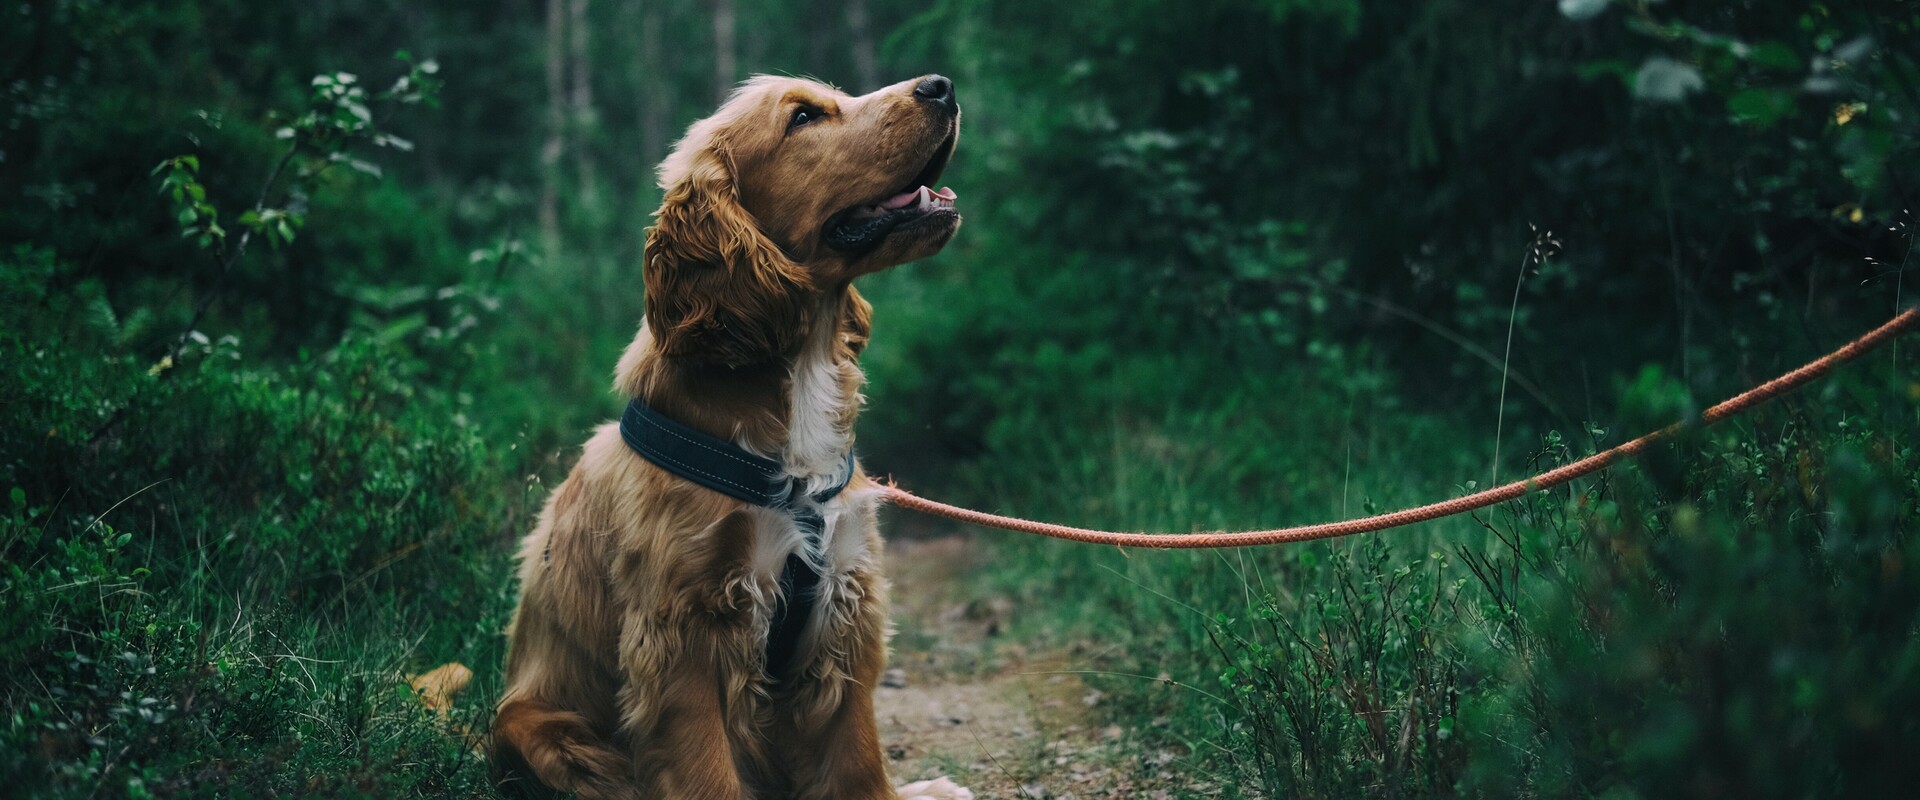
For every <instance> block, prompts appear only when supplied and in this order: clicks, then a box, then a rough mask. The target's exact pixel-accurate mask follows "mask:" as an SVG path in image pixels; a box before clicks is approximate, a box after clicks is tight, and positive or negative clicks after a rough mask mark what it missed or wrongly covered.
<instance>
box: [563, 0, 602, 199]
mask: <svg viewBox="0 0 1920 800" xmlns="http://www.w3.org/2000/svg"><path fill="white" fill-rule="evenodd" d="M587 3H588V0H569V3H568V5H569V8H568V17H569V19H568V21H567V34H568V40H569V43H568V47H567V53H568V55H569V60H570V61H572V66H573V69H572V72H573V95H572V105H573V109H572V111H573V114H572V119H571V120H570V125H569V127H571V129H572V131H571V133H572V134H573V136H572V139H573V148H572V150H573V166H574V170H575V173H576V174H577V175H578V176H579V183H578V185H576V186H575V190H576V191H577V192H578V193H579V197H580V198H581V199H583V200H585V201H586V202H588V203H592V202H594V200H595V196H596V195H595V191H596V186H595V182H594V164H593V148H592V147H590V146H589V145H590V144H591V143H592V141H593V139H594V137H593V136H592V135H591V134H592V133H593V132H594V130H595V122H596V120H597V117H596V115H595V111H594V108H593V61H592V50H591V49H590V48H589V40H588V36H590V35H591V31H592V29H593V25H592V23H590V22H589V21H588V19H587V11H588V9H587Z"/></svg>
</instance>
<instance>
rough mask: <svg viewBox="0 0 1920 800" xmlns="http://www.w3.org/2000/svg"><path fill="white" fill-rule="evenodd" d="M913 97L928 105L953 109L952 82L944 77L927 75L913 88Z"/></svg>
mask: <svg viewBox="0 0 1920 800" xmlns="http://www.w3.org/2000/svg"><path fill="white" fill-rule="evenodd" d="M913 96H914V97H918V98H920V99H922V100H925V101H927V102H930V103H939V104H941V105H944V106H946V107H948V108H952V107H953V102H954V101H953V81H950V80H947V76H945V75H928V76H927V77H924V78H921V79H920V83H919V84H918V85H916V86H914V87H913Z"/></svg>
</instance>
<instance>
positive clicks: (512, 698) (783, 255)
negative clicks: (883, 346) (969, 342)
mask: <svg viewBox="0 0 1920 800" xmlns="http://www.w3.org/2000/svg"><path fill="white" fill-rule="evenodd" d="M959 130H960V108H959V105H958V103H957V102H956V101H955V99H954V90H953V83H952V82H951V81H950V80H948V79H947V78H944V77H941V76H938V75H929V76H924V77H921V78H915V79H912V80H908V81H903V82H901V83H897V84H894V85H892V86H888V87H886V88H884V89H880V90H878V91H875V92H873V93H871V94H867V95H862V96H859V97H853V96H848V95H846V94H844V93H842V92H840V91H837V90H835V89H833V88H832V87H829V86H825V85H823V84H820V83H816V82H813V81H808V80H801V79H794V78H783V77H766V76H762V77H756V78H753V79H751V80H749V81H747V82H745V83H744V84H742V85H741V87H740V88H739V89H738V90H737V91H736V92H734V93H733V94H732V96H731V97H730V98H729V99H728V100H727V101H726V102H725V103H724V104H723V105H722V106H721V107H720V109H719V110H718V111H717V112H716V113H714V114H713V115H712V116H710V117H707V118H706V119H703V120H700V121H698V122H695V123H694V124H693V125H692V127H690V128H689V129H688V131H687V133H686V136H685V137H684V138H682V139H681V140H680V141H679V142H678V143H677V144H676V145H675V148H674V151H673V153H672V154H671V155H669V156H668V157H667V158H666V160H665V161H664V162H662V163H661V165H660V169H659V179H660V188H661V189H662V191H663V197H662V201H661V205H660V209H659V210H658V211H657V212H655V214H654V224H653V226H652V228H650V229H649V230H648V232H647V239H646V248H645V266H644V270H643V273H644V279H645V282H646V308H645V318H644V319H643V320H642V321H641V325H640V330H639V333H638V335H637V336H636V337H635V339H634V341H633V343H632V345H631V346H629V347H628V348H627V351H626V353H625V354H624V355H623V356H622V357H621V359H620V361H619V364H618V366H617V368H616V371H615V382H614V386H615V389H616V390H617V391H618V392H620V393H621V394H623V395H625V396H626V397H628V398H629V399H630V401H631V402H630V403H629V406H628V410H627V414H626V415H625V416H623V418H622V420H621V422H620V423H617V424H611V423H610V424H607V425H604V426H601V427H600V428H598V429H597V430H596V432H595V433H594V435H593V436H592V438H591V439H589V440H588V441H587V443H586V445H585V448H584V450H583V452H582V454H581V456H580V459H579V461H578V463H576V464H575V465H574V467H573V469H572V472H571V473H570V474H569V475H568V476H567V478H566V480H565V481H564V482H563V483H561V484H560V485H559V487H557V488H556V489H555V490H554V492H553V494H552V496H551V497H549V498H548V500H547V503H546V506H545V508H544V510H543V511H542V512H541V515H540V520H539V523H538V525H537V526H536V527H535V529H534V531H533V532H532V533H531V534H530V535H528V536H527V537H526V539H525V540H524V542H523V543H522V546H521V548H520V551H519V559H520V569H519V579H520V600H519V605H518V606H517V608H516V609H515V611H514V616H513V621H512V623H511V625H510V627H509V629H508V653H507V663H506V681H505V689H504V692H503V695H502V697H501V699H500V704H499V707H498V711H497V714H496V716H495V719H494V722H493V727H492V735H491V745H490V750H491V758H492V763H493V765H494V769H495V774H496V776H497V777H498V778H499V779H500V780H501V781H502V787H503V788H508V789H517V790H521V791H524V792H525V793H526V794H529V795H532V796H552V795H555V794H559V793H565V792H573V793H575V795H576V796H577V797H579V798H583V800H602V799H603V798H623V799H627V798H631V799H635V800H637V799H638V798H649V799H651V798H667V799H669V800H677V799H678V798H726V799H727V800H741V799H744V798H789V797H790V798H800V799H801V800H827V799H828V798H833V799H834V800H858V799H860V798H889V799H891V798H895V797H898V796H900V795H898V794H897V793H896V790H895V789H894V788H893V786H892V785H891V783H890V782H889V780H888V777H887V773H886V760H885V758H884V757H883V755H882V752H881V745H880V740H879V735H878V731H877V729H876V722H875V719H874V711H873V690H874V687H875V686H876V685H877V684H878V682H879V679H880V675H881V671H882V668H883V665H884V663H885V661H886V654H887V653H886V651H887V639H888V637H889V635H890V634H891V628H890V623H889V620H888V611H887V591H888V586H887V582H886V580H885V578H884V577H882V575H881V563H880V559H881V539H880V536H879V532H878V527H877V525H876V508H877V505H878V496H879V489H878V487H877V486H876V485H875V484H874V483H873V482H872V481H871V480H869V479H868V478H867V476H866V475H865V474H864V473H863V472H861V470H860V466H859V464H858V462H857V461H855V460H854V458H853V456H852V452H853V424H854V418H855V416H856V414H857V413H858V411H859V410H860V406H861V403H862V402H863V401H862V398H861V396H860V387H861V385H862V383H863V381H864V377H863V375H862V373H861V371H860V367H859V357H860V353H861V351H862V349H863V348H865V347H866V344H867V340H868V335H869V330H870V328H869V325H870V313H871V307H870V306H869V305H868V304H867V302H866V301H865V300H864V299H862V298H861V296H860V294H859V293H858V292H857V291H855V290H854V288H853V285H852V284H853V281H854V280H855V279H856V278H859V277H860V276H862V275H867V274H871V273H874V272H877V271H879V270H883V269H887V268H889V267H893V266H897V265H899V264H904V263H907V262H909V261H914V260H916V259H921V258H925V257H927V256H930V255H933V254H934V253H936V252H939V251H940V249H941V248H943V247H944V246H945V245H946V243H947V242H948V241H949V240H950V239H952V237H953V235H954V233H955V231H957V230H958V229H959V226H960V214H959V212H958V210H957V208H956V206H955V203H954V200H955V197H954V195H953V193H952V192H951V191H950V190H947V189H934V188H933V187H934V186H935V185H936V183H937V181H938V180H939V177H940V174H941V172H942V171H943V170H944V169H945V167H946V165H947V162H948V160H949V158H951V156H952V155H953V152H954V147H955V145H956V143H957V142H958V137H959ZM649 448H653V449H651V450H650V449H649ZM929 787H931V788H929ZM904 790H905V791H907V792H909V793H910V794H911V795H912V796H916V797H933V798H964V797H971V795H970V794H968V793H966V790H964V789H960V788H958V787H955V786H953V785H952V784H951V783H950V782H947V781H945V780H944V779H942V780H941V781H939V782H937V783H935V784H929V783H927V782H922V783H921V784H916V785H914V786H912V787H905V789H904Z"/></svg>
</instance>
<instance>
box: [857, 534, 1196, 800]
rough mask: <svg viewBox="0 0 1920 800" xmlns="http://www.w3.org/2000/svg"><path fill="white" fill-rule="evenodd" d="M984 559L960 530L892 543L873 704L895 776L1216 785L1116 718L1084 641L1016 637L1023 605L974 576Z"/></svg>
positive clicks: (1186, 789)
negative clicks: (889, 606)
mask: <svg viewBox="0 0 1920 800" xmlns="http://www.w3.org/2000/svg"><path fill="white" fill-rule="evenodd" d="M984 558H985V554H984V553H983V552H982V548H980V547H978V546H976V545H975V544H974V542H973V540H972V539H971V538H970V537H965V536H946V537H942V538H933V539H896V540H894V541H892V542H890V543H889V544H888V546H887V570H888V575H889V577H890V578H891V579H892V582H893V615H894V624H895V627H896V629H897V631H898V632H897V633H896V634H895V636H894V640H893V657H892V660H891V662H890V668H889V669H888V671H887V675H886V678H885V679H883V680H882V682H881V687H880V689H879V690H878V692H877V693H876V695H875V697H874V704H875V711H876V714H877V716H878V717H879V721H880V741H881V744H882V746H883V747H885V748H886V752H887V756H888V758H889V759H891V761H892V769H893V771H894V775H895V777H896V778H897V779H898V780H899V781H901V782H906V781H909V780H920V779H924V778H930V777H935V776H939V775H946V776H949V777H951V778H952V779H953V780H954V781H955V782H957V783H959V784H961V785H963V786H966V787H968V788H970V789H972V790H973V792H974V795H975V796H976V797H977V798H980V800H988V798H1034V799H1035V800H1038V799H1040V798H1054V799H1055V800H1066V799H1067V798H1092V797H1116V798H1170V797H1187V796H1195V795H1201V796H1204V795H1209V794H1213V793H1214V791H1213V789H1214V787H1211V786H1209V785H1207V784H1206V783H1204V782H1195V781H1194V780H1192V779H1191V778H1190V777H1189V776H1182V775H1180V774H1179V766H1180V764H1181V762H1184V761H1186V760H1187V759H1186V756H1187V753H1186V752H1185V751H1184V749H1183V748H1177V747H1176V748H1172V749H1166V748H1152V747H1147V748H1143V747H1142V745H1141V744H1139V739H1140V738H1142V737H1139V736H1137V735H1136V733H1137V731H1135V730H1132V729H1129V728H1128V727H1125V726H1123V725H1122V724H1114V722H1116V721H1119V720H1122V719H1124V718H1125V717H1126V716H1127V715H1125V714H1117V713H1109V712H1108V710H1107V709H1104V708H1102V703H1103V700H1104V697H1103V695H1102V693H1101V692H1100V691H1098V690H1097V689H1093V688H1090V687H1088V686H1087V685H1086V684H1085V683H1084V682H1083V681H1082V680H1081V678H1080V676H1081V675H1082V674H1084V672H1082V670H1085V669H1087V667H1086V666H1085V664H1086V663H1088V662H1089V661H1090V660H1092V659H1091V658H1090V654H1091V653H1092V652H1093V651H1092V648H1091V647H1090V645H1089V644H1088V643H1085V642H1040V641H1026V642H1021V641H1015V640H1012V637H1010V636H1009V635H1008V631H1009V626H1010V625H1011V624H1012V623H1013V616H1014V615H1015V614H1018V613H1019V609H1017V608H1015V607H1014V604H1013V603H1012V602H1010V601H1008V600H1007V599H1005V598H1003V597H992V596H987V597H984V598H983V597H982V593H981V592H980V591H978V590H975V589H972V588H970V587H969V583H968V582H969V581H970V580H972V579H974V578H976V577H977V576H979V575H980V574H981V573H982V571H983V570H984V569H985V566H986V565H985V564H984ZM1110 718H1111V719H1110ZM1146 724H1149V725H1151V724H1153V722H1152V721H1151V720H1147V721H1146ZM1148 738H1151V737H1148Z"/></svg>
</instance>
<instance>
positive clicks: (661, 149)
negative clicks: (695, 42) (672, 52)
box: [634, 0, 673, 179]
mask: <svg viewBox="0 0 1920 800" xmlns="http://www.w3.org/2000/svg"><path fill="white" fill-rule="evenodd" d="M639 3H640V5H641V8H640V47H639V52H638V53H637V54H636V58H637V59H638V61H639V69H638V70H636V71H635V76H634V77H635V80H634V86H636V87H637V88H638V90H639V92H640V97H639V98H638V102H637V103H635V105H634V107H635V108H637V109H639V113H640V159H641V161H642V163H644V164H646V165H647V168H648V172H647V177H648V178H649V179H651V178H652V176H653V173H652V167H653V165H654V164H655V163H658V162H659V161H660V159H662V158H666V156H667V109H668V108H669V107H670V106H671V103H670V101H669V98H670V97H672V94H671V93H672V92H673V82H672V81H671V80H668V79H667V78H666V77H665V69H664V67H663V64H662V62H663V61H664V60H665V59H664V57H663V55H664V52H665V51H664V49H663V48H662V47H661V46H660V37H661V29H662V28H664V27H666V21H665V20H664V19H662V14H661V13H660V4H659V3H657V2H653V1H652V0H639Z"/></svg>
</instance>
